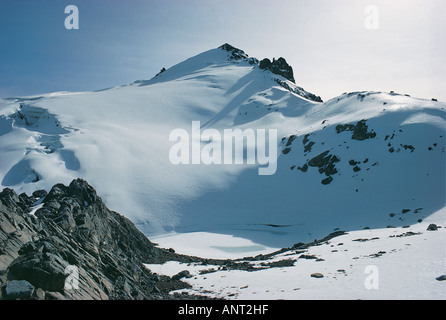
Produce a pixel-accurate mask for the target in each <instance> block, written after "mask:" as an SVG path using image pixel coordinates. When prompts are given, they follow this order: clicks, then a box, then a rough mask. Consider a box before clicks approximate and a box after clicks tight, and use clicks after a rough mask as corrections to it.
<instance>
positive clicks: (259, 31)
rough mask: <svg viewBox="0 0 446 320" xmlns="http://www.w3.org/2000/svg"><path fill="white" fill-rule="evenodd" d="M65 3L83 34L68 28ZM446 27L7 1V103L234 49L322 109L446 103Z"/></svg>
mask: <svg viewBox="0 0 446 320" xmlns="http://www.w3.org/2000/svg"><path fill="white" fill-rule="evenodd" d="M68 5H76V6H77V7H78V9H79V29H77V30H74V29H73V30H67V29H66V28H65V25H64V22H65V19H66V17H68V15H69V14H66V13H65V12H64V10H65V7H66V6H68ZM369 5H373V6H374V8H376V9H378V12H377V13H378V15H373V17H374V18H376V19H375V20H373V26H374V27H377V28H374V29H371V28H370V27H367V26H370V24H368V23H367V22H370V21H371V20H370V18H371V13H370V12H366V7H368V6H369ZM445 18H446V1H444V0H379V1H377V0H367V1H362V0H359V1H358V0H274V1H273V0H270V1H266V0H243V1H242V0H162V1H152V0H145V1H142V0H127V1H123V0H119V1H118V0H107V1H104V0H81V1H76V0H68V1H65V0H0V97H8V96H17V95H32V94H39V93H47V92H53V91H86V90H98V89H103V88H107V87H112V86H117V85H122V84H128V83H131V82H133V81H135V80H138V79H149V78H152V77H153V76H154V75H155V74H156V73H158V72H159V70H160V69H161V68H162V67H166V68H168V67H171V66H173V65H175V64H176V63H179V62H181V61H183V60H185V59H187V58H189V57H191V56H193V55H196V54H198V53H201V52H203V51H206V50H209V49H213V48H216V47H218V46H220V45H222V44H223V43H225V42H228V43H230V44H232V45H233V46H236V47H238V48H240V49H243V50H244V51H245V52H246V53H247V54H249V55H250V56H253V57H256V58H258V59H262V58H265V57H268V58H270V59H271V58H273V57H276V58H278V57H280V56H282V57H284V58H285V59H286V60H287V61H288V63H289V64H291V66H292V67H293V69H294V77H295V79H296V83H297V84H298V85H300V86H302V87H303V88H304V89H306V90H308V91H310V92H313V93H315V94H317V95H320V96H321V97H322V98H323V99H324V100H328V99H330V98H332V97H334V96H336V95H339V94H342V93H343V92H345V91H348V92H350V91H358V90H377V91H390V90H394V91H395V92H399V93H405V94H410V95H412V96H416V97H421V98H429V99H430V98H432V97H436V98H438V99H439V100H441V101H446V22H445V20H446V19H445Z"/></svg>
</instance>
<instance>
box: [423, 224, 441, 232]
mask: <svg viewBox="0 0 446 320" xmlns="http://www.w3.org/2000/svg"><path fill="white" fill-rule="evenodd" d="M426 230H428V231H436V230H438V226H437V225H436V224H435V223H431V224H430V225H429V226H428V227H427V229H426Z"/></svg>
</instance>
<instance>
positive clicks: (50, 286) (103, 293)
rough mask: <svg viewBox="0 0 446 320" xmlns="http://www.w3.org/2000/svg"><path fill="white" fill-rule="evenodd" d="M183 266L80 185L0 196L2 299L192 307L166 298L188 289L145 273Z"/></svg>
mask: <svg viewBox="0 0 446 320" xmlns="http://www.w3.org/2000/svg"><path fill="white" fill-rule="evenodd" d="M188 259H191V258H189V257H185V256H180V255H177V254H175V253H174V252H173V250H167V249H161V248H157V247H156V246H155V245H154V244H153V243H152V242H150V240H148V239H147V237H146V236H145V235H144V234H142V233H141V232H140V231H139V230H138V229H137V228H136V227H135V226H134V224H133V223H132V222H131V221H130V220H129V219H127V218H125V217H124V216H122V215H120V214H118V213H116V212H113V211H111V210H109V209H108V208H107V207H106V206H105V204H104V203H103V202H102V200H101V198H100V197H99V196H98V195H97V193H96V191H95V190H94V189H93V187H91V186H90V185H88V183H87V182H86V181H84V180H81V179H77V180H73V181H72V182H71V184H70V185H69V186H65V185H63V184H57V185H55V186H54V187H53V188H52V189H51V191H50V192H49V193H47V192H46V191H44V190H41V191H36V192H34V193H33V194H32V195H31V196H28V195H26V194H24V193H22V194H20V195H18V194H17V193H16V192H15V191H14V190H12V189H9V188H6V189H4V190H3V191H2V192H1V193H0V287H1V292H0V298H1V299H37V300H43V299H45V300H54V299H56V300H64V299H69V300H82V299H86V300H108V299H118V300H127V299H128V300H130V299H131V300H139V299H179V298H188V299H193V298H196V297H190V296H187V297H185V296H180V297H176V296H172V295H169V292H170V291H172V290H175V289H179V288H185V287H187V286H188V285H187V284H186V283H184V282H182V281H181V280H180V278H181V277H175V278H170V277H166V276H159V275H156V274H153V273H151V272H150V270H148V269H147V268H145V267H144V266H143V263H162V262H164V261H166V260H180V261H188Z"/></svg>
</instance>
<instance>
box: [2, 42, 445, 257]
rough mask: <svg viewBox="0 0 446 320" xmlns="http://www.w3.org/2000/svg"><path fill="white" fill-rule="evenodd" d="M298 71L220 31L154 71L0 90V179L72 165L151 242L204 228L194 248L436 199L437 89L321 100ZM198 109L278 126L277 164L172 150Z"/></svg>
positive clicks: (219, 126)
mask: <svg viewBox="0 0 446 320" xmlns="http://www.w3.org/2000/svg"><path fill="white" fill-rule="evenodd" d="M296 82H297V83H298V82H299V72H298V71H297V72H296V70H294V71H293V70H292V68H291V67H290V66H289V65H288V64H287V63H286V61H285V59H283V58H279V59H277V60H276V59H273V60H272V61H271V60H269V59H263V60H258V59H256V58H253V57H249V56H248V55H247V54H246V53H245V52H243V51H242V50H240V49H236V48H234V47H232V46H230V45H228V44H225V45H223V46H221V47H219V48H217V49H212V50H209V51H206V52H203V53H201V54H199V55H197V56H194V57H192V58H190V59H187V60H185V61H184V62H181V63H179V64H177V65H175V66H173V67H171V68H168V69H167V70H166V69H162V72H160V73H159V74H158V75H156V76H155V77H153V78H152V79H150V80H139V81H135V82H134V83H131V84H128V85H123V86H120V87H115V88H109V89H105V90H101V91H95V92H56V93H50V94H43V95H39V96H30V97H13V98H4V99H1V100H0V154H1V161H0V182H1V187H2V188H3V187H10V188H13V189H15V190H16V191H17V192H18V193H20V192H27V193H28V194H30V193H32V192H33V191H35V190H38V189H46V190H49V189H50V188H51V187H52V186H53V185H54V184H56V183H64V184H69V183H70V181H72V180H73V179H75V178H78V177H80V178H83V179H85V180H87V181H88V182H89V183H90V184H91V185H93V186H94V187H95V188H96V190H97V192H98V194H99V195H100V196H101V197H102V198H103V200H104V202H105V203H106V204H107V205H108V206H109V207H110V208H111V209H112V210H116V211H118V212H120V213H121V214H124V215H126V216H127V217H129V218H130V219H131V220H133V221H134V222H135V223H136V224H137V225H138V226H139V227H140V229H141V230H142V231H144V232H145V233H146V234H148V235H151V236H153V235H163V236H159V237H157V240H159V243H160V244H163V243H164V244H166V245H167V244H170V242H169V241H172V239H174V238H172V235H174V236H175V239H180V240H181V242H183V243H184V244H185V246H189V247H192V246H193V244H194V243H197V242H200V239H203V238H202V236H203V233H208V234H214V235H215V241H214V242H213V241H212V239H214V238H213V237H208V238H207V239H208V241H206V244H203V243H201V244H200V245H198V247H199V248H200V250H201V249H203V246H206V247H207V248H211V247H212V248H213V249H216V250H223V251H224V250H240V251H244V252H250V251H252V252H261V251H262V250H266V249H268V248H280V247H284V246H289V245H290V244H292V243H296V242H299V241H303V242H305V241H310V240H313V239H315V238H318V239H319V238H322V237H323V236H325V235H327V234H329V233H330V232H332V231H333V230H334V229H340V230H362V229H364V228H372V229H374V228H385V227H386V226H389V225H391V226H395V227H402V226H406V225H412V224H415V223H418V222H420V221H422V220H423V219H425V218H426V217H428V216H430V215H432V214H433V213H435V212H437V211H439V210H440V209H442V208H444V206H445V128H446V121H445V110H444V108H445V106H446V104H445V103H442V102H438V101H432V100H430V99H419V98H414V97H410V96H408V95H406V94H399V93H394V92H369V91H358V92H351V93H344V94H342V95H340V96H338V97H335V98H333V99H331V100H329V101H326V102H322V100H321V99H320V97H318V96H317V95H316V94H313V93H310V92H307V91H305V90H304V89H303V88H301V87H299V86H298V85H296ZM194 122H195V123H198V122H199V123H200V126H201V130H202V131H201V132H203V130H205V129H214V130H215V131H214V132H219V133H221V135H222V136H223V132H224V130H225V129H233V130H235V129H241V130H246V129H252V130H262V129H264V130H276V131H275V132H277V141H276V144H277V157H276V158H277V169H276V170H275V171H274V174H269V175H259V171H258V169H259V167H262V165H261V164H259V163H258V162H256V163H253V164H247V163H246V162H245V163H243V164H210V165H208V164H204V163H201V164H174V163H172V161H171V159H170V158H169V154H170V152H171V149H172V147H173V146H174V145H175V143H176V141H172V139H169V137H170V135H171V133H172V131H174V130H175V129H180V130H183V131H185V132H189V133H191V132H192V127H193V123H194ZM258 132H259V131H257V133H258ZM191 136H192V135H191ZM201 138H202V139H203V137H201ZM192 139H193V138H192ZM193 143H194V141H191V144H193ZM198 143H199V144H198V145H199V146H201V148H204V147H205V146H206V145H207V143H206V141H201V142H198ZM274 146H275V144H274ZM270 150H271V149H270ZM274 160H275V159H274ZM166 233H170V236H169V237H167V236H166ZM218 234H221V235H228V236H231V237H235V238H237V239H241V240H240V242H239V243H243V245H240V246H239V247H238V248H235V247H234V248H228V247H225V245H224V244H219V241H221V238H220V237H219V236H216V235H218ZM194 235H195V237H194ZM187 241H190V242H187ZM176 243H178V242H176ZM201 252H203V251H201ZM193 253H194V254H197V252H193Z"/></svg>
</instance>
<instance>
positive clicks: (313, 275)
mask: <svg viewBox="0 0 446 320" xmlns="http://www.w3.org/2000/svg"><path fill="white" fill-rule="evenodd" d="M311 277H313V278H323V277H324V275H323V274H322V273H319V272H315V273H312V274H311Z"/></svg>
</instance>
